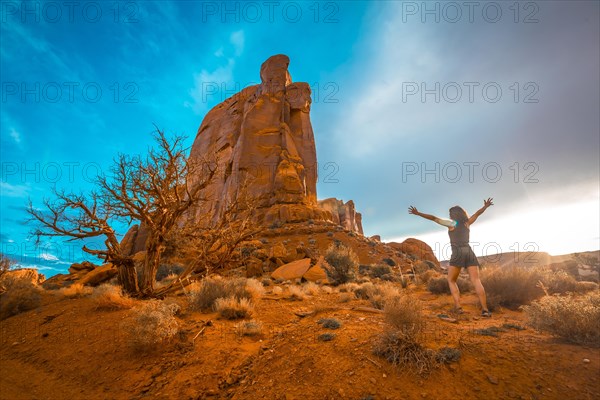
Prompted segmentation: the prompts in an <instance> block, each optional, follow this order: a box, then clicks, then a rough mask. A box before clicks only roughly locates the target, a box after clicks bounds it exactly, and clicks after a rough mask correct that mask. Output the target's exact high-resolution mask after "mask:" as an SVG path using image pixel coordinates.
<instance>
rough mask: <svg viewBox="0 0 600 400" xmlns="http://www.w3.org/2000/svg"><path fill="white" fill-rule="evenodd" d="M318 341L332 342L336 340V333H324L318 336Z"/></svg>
mask: <svg viewBox="0 0 600 400" xmlns="http://www.w3.org/2000/svg"><path fill="white" fill-rule="evenodd" d="M317 339H318V340H320V341H321V342H331V341H332V340H333V339H335V333H322V334H320V335H319V336H317Z"/></svg>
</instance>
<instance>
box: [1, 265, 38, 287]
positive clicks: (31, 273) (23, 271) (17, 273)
mask: <svg viewBox="0 0 600 400" xmlns="http://www.w3.org/2000/svg"><path fill="white" fill-rule="evenodd" d="M45 279H46V277H45V276H44V275H43V274H40V273H39V272H38V270H37V269H35V268H19V269H11V270H8V271H5V272H4V273H3V274H2V275H0V286H2V284H3V282H9V281H20V280H25V281H29V282H31V283H33V284H34V285H39V284H41V283H42V282H44V280H45Z"/></svg>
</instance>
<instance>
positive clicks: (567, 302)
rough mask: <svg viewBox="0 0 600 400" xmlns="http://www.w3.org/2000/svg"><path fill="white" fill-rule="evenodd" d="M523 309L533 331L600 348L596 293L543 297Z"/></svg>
mask: <svg viewBox="0 0 600 400" xmlns="http://www.w3.org/2000/svg"><path fill="white" fill-rule="evenodd" d="M523 308H524V310H525V314H526V315H527V317H528V319H529V324H530V325H531V326H532V327H534V328H535V329H537V330H540V331H545V332H548V333H550V334H552V335H554V336H556V337H559V338H561V339H563V340H565V341H567V342H572V343H579V344H591V345H596V346H600V329H599V326H598V323H599V322H598V321H600V292H593V293H588V294H586V295H584V296H579V297H576V296H574V295H568V296H556V295H555V296H545V297H543V298H542V299H540V300H537V301H534V302H533V303H532V304H531V305H529V306H525V307H523Z"/></svg>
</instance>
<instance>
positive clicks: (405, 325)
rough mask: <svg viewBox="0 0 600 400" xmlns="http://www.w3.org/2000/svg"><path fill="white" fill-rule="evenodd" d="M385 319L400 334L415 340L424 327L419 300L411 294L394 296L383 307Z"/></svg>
mask: <svg viewBox="0 0 600 400" xmlns="http://www.w3.org/2000/svg"><path fill="white" fill-rule="evenodd" d="M383 311H384V313H385V321H386V322H387V324H388V325H389V326H390V327H391V328H392V329H393V330H395V331H398V332H400V333H401V335H402V336H404V337H406V338H408V339H412V340H417V339H418V338H419V336H420V335H421V333H422V332H423V330H424V329H425V317H424V316H423V306H422V304H421V302H420V301H419V300H418V299H417V298H416V297H413V296H409V295H405V296H394V297H391V298H389V299H388V301H387V302H386V304H385V307H384V309H383Z"/></svg>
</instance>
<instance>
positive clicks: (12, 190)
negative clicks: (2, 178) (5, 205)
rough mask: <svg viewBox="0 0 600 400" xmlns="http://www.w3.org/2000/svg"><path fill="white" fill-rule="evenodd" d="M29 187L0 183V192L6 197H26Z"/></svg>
mask: <svg viewBox="0 0 600 400" xmlns="http://www.w3.org/2000/svg"><path fill="white" fill-rule="evenodd" d="M29 190H30V187H29V186H28V185H11V184H10V183H8V182H0V192H1V193H2V196H7V197H27V196H28V195H29Z"/></svg>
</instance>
